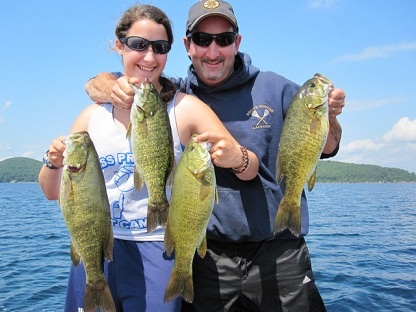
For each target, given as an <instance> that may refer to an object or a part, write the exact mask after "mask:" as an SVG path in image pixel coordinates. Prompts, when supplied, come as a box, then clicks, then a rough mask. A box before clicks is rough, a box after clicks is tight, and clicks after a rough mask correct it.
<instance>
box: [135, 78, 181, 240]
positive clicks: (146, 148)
mask: <svg viewBox="0 0 416 312" xmlns="http://www.w3.org/2000/svg"><path fill="white" fill-rule="evenodd" d="M132 87H133V89H134V91H135V96H134V101H133V106H132V108H131V116H130V125H129V128H128V131H127V137H128V138H131V146H132V147H131V149H132V152H133V156H134V164H135V172H134V185H135V188H136V189H138V190H140V189H142V187H143V183H146V186H147V190H148V193H149V200H148V209H147V232H149V233H150V232H152V231H154V230H155V229H156V227H157V226H159V225H161V226H165V225H166V222H167V218H168V213H169V202H168V199H167V197H166V186H167V185H168V178H169V175H170V174H171V171H172V170H173V167H174V163H175V159H174V152H173V138H172V130H171V126H170V122H169V115H168V112H167V107H166V104H165V103H164V102H163V101H162V98H161V97H160V95H159V93H158V92H157V90H156V88H155V87H154V85H153V84H152V83H151V82H150V81H147V80H146V81H144V82H142V83H141V84H139V85H134V84H132Z"/></svg>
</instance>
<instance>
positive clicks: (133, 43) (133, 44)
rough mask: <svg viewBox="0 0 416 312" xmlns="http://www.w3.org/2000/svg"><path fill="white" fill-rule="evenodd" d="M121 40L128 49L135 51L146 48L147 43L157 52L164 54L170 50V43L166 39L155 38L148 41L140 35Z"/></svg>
mask: <svg viewBox="0 0 416 312" xmlns="http://www.w3.org/2000/svg"><path fill="white" fill-rule="evenodd" d="M120 41H121V42H123V43H124V44H125V45H126V46H128V47H129V48H130V49H132V50H135V51H143V50H146V49H147V47H148V46H149V44H151V45H152V49H153V51H155V53H158V54H166V53H168V52H169V51H170V48H171V45H170V43H169V42H167V41H166V40H155V41H150V40H147V39H144V38H142V37H136V36H131V37H126V38H121V39H120Z"/></svg>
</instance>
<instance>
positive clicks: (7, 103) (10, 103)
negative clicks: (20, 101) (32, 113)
mask: <svg viewBox="0 0 416 312" xmlns="http://www.w3.org/2000/svg"><path fill="white" fill-rule="evenodd" d="M11 105H12V101H7V102H6V104H4V105H3V109H8V108H9V107H10V106H11Z"/></svg>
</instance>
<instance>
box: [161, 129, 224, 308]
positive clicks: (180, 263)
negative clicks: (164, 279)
mask: <svg viewBox="0 0 416 312" xmlns="http://www.w3.org/2000/svg"><path fill="white" fill-rule="evenodd" d="M194 138H195V136H193V137H192V138H191V140H190V141H189V143H188V144H187V145H186V148H185V151H184V154H183V155H182V157H181V159H180V161H179V164H178V167H177V169H176V172H175V176H174V179H173V186H172V195H171V206H170V210H169V218H168V223H167V226H166V230H165V250H166V253H167V254H168V255H170V254H172V252H173V251H175V264H174V268H173V270H172V273H171V276H170V279H169V282H168V285H167V287H166V291H165V302H166V301H170V300H172V299H173V298H175V297H177V296H182V297H183V299H184V300H185V301H187V302H192V301H193V297H194V289H193V282H192V261H193V258H194V256H195V251H197V252H198V255H199V256H200V257H204V256H205V253H206V250H207V243H206V229H207V226H208V221H209V218H210V216H211V213H212V209H213V207H214V203H215V200H217V201H218V194H217V190H216V180H215V171H214V166H213V165H212V162H211V157H210V154H209V148H210V144H209V143H207V142H202V143H196V142H195V141H194Z"/></svg>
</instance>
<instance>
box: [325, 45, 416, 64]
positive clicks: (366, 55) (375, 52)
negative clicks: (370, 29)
mask: <svg viewBox="0 0 416 312" xmlns="http://www.w3.org/2000/svg"><path fill="white" fill-rule="evenodd" d="M406 51H416V42H404V43H399V44H388V45H383V46H379V47H369V48H365V49H363V50H362V51H361V52H359V53H357V54H345V55H341V56H339V57H337V58H336V59H334V60H333V61H332V62H331V63H332V64H335V63H340V62H361V61H366V60H371V59H376V58H387V57H389V56H391V55H393V54H394V53H397V52H406Z"/></svg>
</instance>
